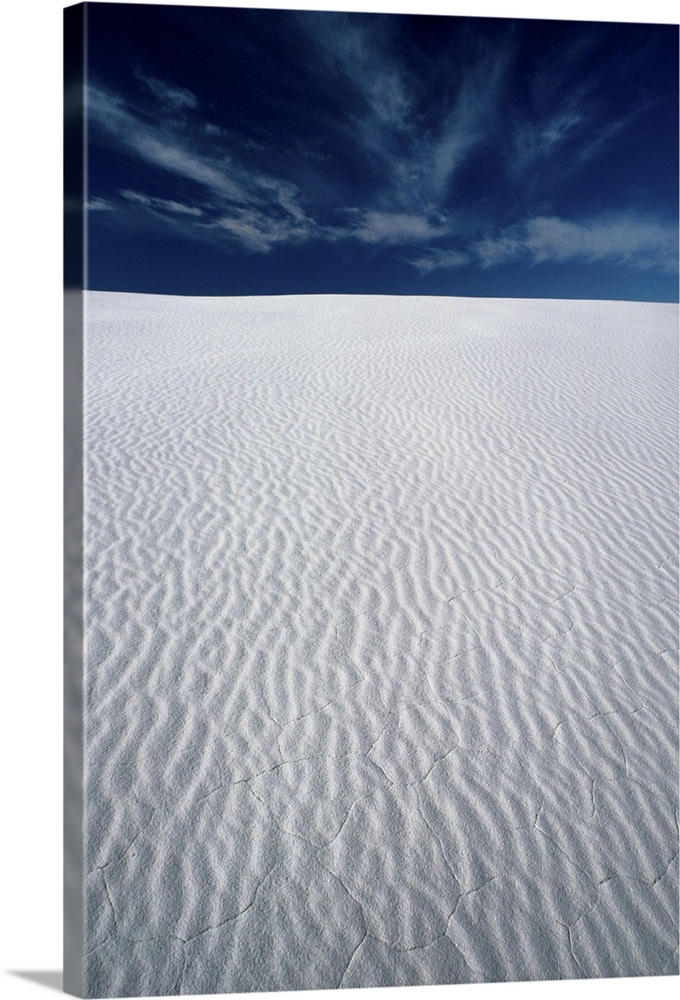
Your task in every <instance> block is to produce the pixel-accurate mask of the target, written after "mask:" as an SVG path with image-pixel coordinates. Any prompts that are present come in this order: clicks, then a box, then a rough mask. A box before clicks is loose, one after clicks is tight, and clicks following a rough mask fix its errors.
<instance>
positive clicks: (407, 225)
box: [349, 212, 449, 245]
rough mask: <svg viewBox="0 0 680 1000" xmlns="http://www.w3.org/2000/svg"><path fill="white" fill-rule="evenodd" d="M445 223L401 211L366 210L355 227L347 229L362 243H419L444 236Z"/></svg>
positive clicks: (445, 232)
mask: <svg viewBox="0 0 680 1000" xmlns="http://www.w3.org/2000/svg"><path fill="white" fill-rule="evenodd" d="M448 232H449V226H448V224H447V223H445V222H443V223H437V224H433V223H431V222H430V221H429V220H428V219H427V218H424V217H422V216H419V215H408V214H406V213H401V212H366V213H364V214H363V215H362V217H361V221H360V222H359V223H358V224H357V226H356V227H354V228H353V229H351V230H350V231H349V235H352V236H355V237H356V238H357V239H359V240H361V241H362V242H364V243H384V244H397V245H398V244H401V243H421V242H424V241H427V240H431V239H437V238H438V237H440V236H445V235H446V234H447V233H448Z"/></svg>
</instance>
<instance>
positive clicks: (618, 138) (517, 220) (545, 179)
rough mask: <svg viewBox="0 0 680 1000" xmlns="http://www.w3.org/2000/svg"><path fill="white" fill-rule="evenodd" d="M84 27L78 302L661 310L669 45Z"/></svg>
mask: <svg viewBox="0 0 680 1000" xmlns="http://www.w3.org/2000/svg"><path fill="white" fill-rule="evenodd" d="M88 19H89V20H88V39H89V43H88V77H89V82H88V95H87V111H88V123H89V131H88V135H89V178H88V179H89V192H88V199H89V200H88V204H89V210H88V213H87V218H88V232H89V275H88V285H89V287H90V288H97V289H115V290H128V291H143V292H164V293H179V294H195V295H239V294H272V293H276V294H278V293H296V292H351V293H369V292H370V293H406V294H426V295H427V294H445V295H498V296H545V297H564V298H570V297H577V298H623V299H648V300H660V301H661V300H665V301H670V300H675V301H677V289H678V28H677V27H673V26H663V25H630V24H618V25H616V24H605V23H600V24H598V23H583V22H581V23H579V22H564V21H561V22H560V21H537V20H498V19H493V18H464V17H437V16H434V15H422V16H418V15H396V14H384V15H380V14H349V13H344V14H333V13H329V12H321V13H314V12H295V11H287V10H254V9H249V10H239V9H228V8H220V7H206V8H200V7H176V6H165V7H164V6H139V5H125V4H111V5H108V4H90V5H88Z"/></svg>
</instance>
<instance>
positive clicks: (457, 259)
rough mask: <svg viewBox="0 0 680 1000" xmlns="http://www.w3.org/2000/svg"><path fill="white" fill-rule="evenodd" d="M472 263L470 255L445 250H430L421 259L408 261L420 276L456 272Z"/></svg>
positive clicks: (459, 251)
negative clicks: (436, 272) (437, 272)
mask: <svg viewBox="0 0 680 1000" xmlns="http://www.w3.org/2000/svg"><path fill="white" fill-rule="evenodd" d="M470 262H471V257H470V255H469V254H468V253H464V252H463V251H461V250H444V249H443V248H435V249H433V250H428V251H426V252H425V253H424V254H423V255H422V256H421V257H416V258H414V259H412V260H410V259H407V260H406V263H407V264H410V265H411V266H412V267H415V269H416V271H418V272H419V273H420V274H430V272H432V271H455V270H458V268H460V267H465V266H466V265H467V264H469V263H470Z"/></svg>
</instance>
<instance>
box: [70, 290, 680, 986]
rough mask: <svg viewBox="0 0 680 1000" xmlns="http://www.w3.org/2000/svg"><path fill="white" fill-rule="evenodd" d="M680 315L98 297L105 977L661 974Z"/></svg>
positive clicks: (308, 982)
mask: <svg viewBox="0 0 680 1000" xmlns="http://www.w3.org/2000/svg"><path fill="white" fill-rule="evenodd" d="M676 337H677V308H676V307H674V306H666V305H645V304H631V303H599V302H548V301H542V302H541V301H524V302H519V301H511V300H506V301H502V300H474V299H460V300H455V299H450V300H447V299H409V298H374V297H360V298H352V297H334V296H322V297H308V298H305V297H294V296H291V297H287V298H261V299H189V298H174V297H156V296H134V295H120V294H109V293H90V294H89V295H88V296H87V338H86V358H85V362H86V363H85V371H86V376H85V422H86V432H85V433H86V440H85V448H86V464H85V560H86V576H85V601H86V607H85V624H86V629H85V655H86V670H85V684H86V717H85V718H86V755H85V762H86V817H85V825H86V849H87V860H86V868H87V882H86V916H87V928H88V929H87V934H86V948H87V956H86V977H87V988H88V992H89V994H90V995H94V996H125V995H150V994H172V993H192V992H193V993H196V992H201V993H207V992H229V991H239V992H241V991H251V990H279V989H303V988H315V989H321V988H328V987H336V986H340V985H341V986H346V987H356V986H386V985H406V984H426V983H445V982H446V983H450V982H476V981H483V980H522V979H550V978H567V977H570V978H571V977H582V976H624V975H625V976H635V975H663V974H670V973H672V972H674V971H677V943H678V905H677V899H678V896H677V854H678V826H677V738H678V730H677V717H678V710H677V650H678V628H677V625H678V622H677V602H678V582H677V531H676V526H677V463H676V456H677V410H676V399H677V360H676Z"/></svg>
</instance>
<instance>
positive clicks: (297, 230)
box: [216, 208, 318, 253]
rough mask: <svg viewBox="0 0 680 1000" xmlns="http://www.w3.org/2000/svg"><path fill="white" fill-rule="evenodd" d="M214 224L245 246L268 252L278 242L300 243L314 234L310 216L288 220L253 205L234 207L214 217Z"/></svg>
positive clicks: (316, 232)
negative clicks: (250, 206) (243, 207)
mask: <svg viewBox="0 0 680 1000" xmlns="http://www.w3.org/2000/svg"><path fill="white" fill-rule="evenodd" d="M216 226H217V227H219V228H220V229H222V230H224V231H225V232H226V233H228V234H229V235H230V236H232V237H233V238H234V239H236V240H237V241H238V242H239V243H241V244H242V245H243V246H244V247H246V249H248V250H251V251H253V252H257V253H269V252H270V251H271V249H272V248H273V247H274V246H276V245H277V244H280V243H302V242H305V241H307V240H309V239H311V238H312V237H313V236H315V235H317V234H318V230H317V227H316V226H315V225H314V223H313V222H312V221H311V220H307V219H303V220H298V221H291V218H290V217H285V216H284V217H279V218H273V217H272V216H271V215H270V214H267V213H265V212H262V211H258V210H257V209H252V208H250V209H237V210H235V211H234V212H233V213H232V214H230V215H225V216H223V217H222V218H220V219H218V220H217V222H216Z"/></svg>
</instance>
